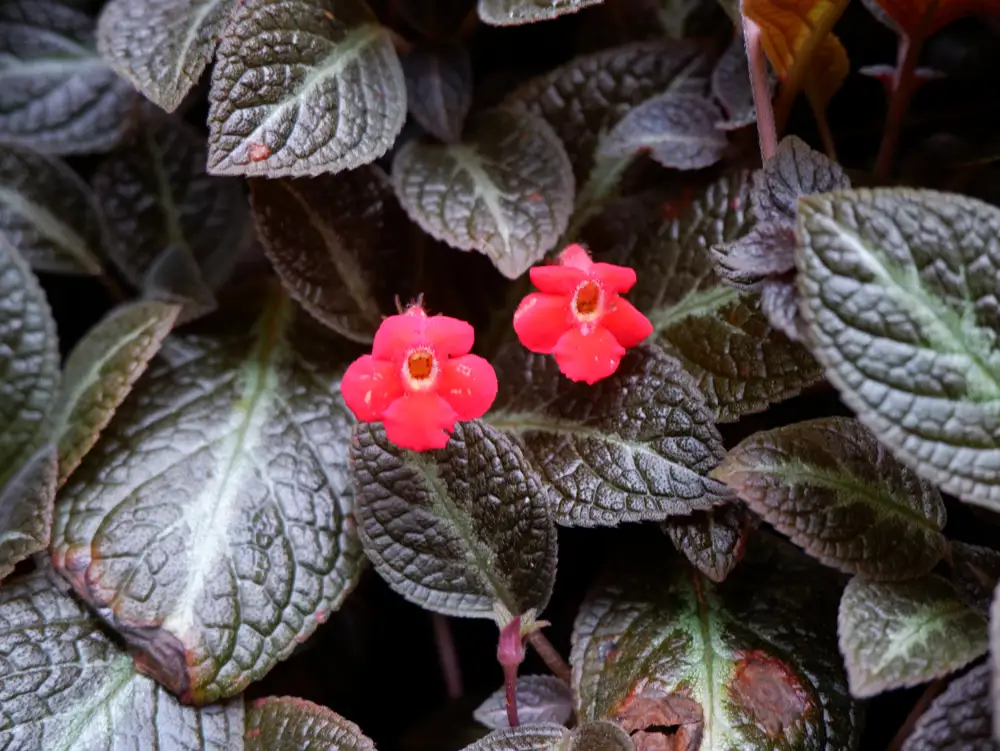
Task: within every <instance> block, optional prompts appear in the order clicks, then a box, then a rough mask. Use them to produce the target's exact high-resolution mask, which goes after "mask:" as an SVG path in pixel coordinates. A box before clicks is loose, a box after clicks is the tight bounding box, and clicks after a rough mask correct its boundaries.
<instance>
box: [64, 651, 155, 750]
mask: <svg viewBox="0 0 1000 751" xmlns="http://www.w3.org/2000/svg"><path fill="white" fill-rule="evenodd" d="M108 672H109V673H110V676H109V680H108V681H107V682H106V683H105V684H104V685H103V686H101V690H100V691H96V692H92V693H90V694H89V696H90V697H91V698H90V700H89V701H86V702H84V704H83V706H82V707H80V708H79V709H77V710H76V711H74V712H73V715H74V719H73V720H71V721H70V723H69V726H68V727H67V728H66V730H65V732H64V733H63V734H62V736H61V737H60V738H59V739H58V740H57V742H56V743H55V745H54V746H52V747H51V751H72V750H73V749H74V748H75V747H76V743H77V741H79V740H80V739H81V738H82V737H83V735H84V733H85V732H86V731H87V728H88V727H89V726H90V724H91V723H92V722H93V721H94V720H95V719H97V718H98V717H100V712H99V709H100V707H101V706H104V705H107V704H109V703H110V702H111V701H112V700H113V699H114V698H115V696H116V695H117V694H118V693H119V692H120V691H121V690H122V689H123V688H124V687H125V686H126V685H128V683H129V682H130V681H131V680H132V679H133V678H135V677H136V673H135V669H134V668H133V665H132V658H131V657H129V656H128V655H122V656H121V657H119V658H118V659H117V660H115V661H114V662H113V663H111V666H110V669H109V671H108ZM56 716H58V715H56Z"/></svg>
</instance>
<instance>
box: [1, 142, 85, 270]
mask: <svg viewBox="0 0 1000 751" xmlns="http://www.w3.org/2000/svg"><path fill="white" fill-rule="evenodd" d="M0 232H3V234H5V235H6V236H7V238H8V239H9V240H10V241H11V243H12V244H13V245H14V246H15V247H16V248H17V249H18V250H19V251H20V253H21V255H22V256H24V258H25V259H27V261H28V263H30V264H31V266H32V268H34V269H35V270H37V271H43V272H51V273H63V274H89V275H97V274H100V273H101V261H100V259H101V257H102V256H103V255H104V241H105V237H104V234H105V233H104V228H103V225H102V220H101V217H100V215H99V214H98V212H97V207H96V206H95V205H94V201H93V198H92V197H91V194H90V189H89V188H88V187H87V184H86V183H85V182H83V180H81V179H80V178H79V177H78V176H77V174H76V173H75V172H74V171H73V170H71V169H70V168H69V167H67V166H66V165H65V164H63V163H62V162H61V161H59V160H58V159H55V158H53V157H51V156H47V155H45V154H42V153H40V152H37V151H35V150H33V149H30V148H28V147H26V146H22V145H18V144H17V143H3V142H0Z"/></svg>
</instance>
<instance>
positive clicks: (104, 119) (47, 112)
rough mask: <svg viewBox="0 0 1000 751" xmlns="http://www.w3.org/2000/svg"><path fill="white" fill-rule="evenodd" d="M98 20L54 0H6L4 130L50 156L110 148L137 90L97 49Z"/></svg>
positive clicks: (0, 15) (1, 34) (0, 22)
mask: <svg viewBox="0 0 1000 751" xmlns="http://www.w3.org/2000/svg"><path fill="white" fill-rule="evenodd" d="M93 32H94V21H93V19H91V18H90V16H88V15H87V14H86V13H83V12H81V11H78V10H74V9H73V8H69V7H67V6H65V5H61V4H60V3H58V2H55V0H4V2H3V3H0V53H2V56H0V58H2V59H0V83H2V85H3V91H4V97H3V102H2V103H0V133H3V135H4V137H5V138H8V139H11V140H16V141H18V142H20V143H23V144H25V145H26V146H28V147H31V148H34V149H37V150H39V151H45V152H48V153H52V154H80V153H88V152H99V151H106V150H107V149H110V148H111V147H113V146H114V145H115V144H116V143H117V142H118V141H119V140H120V139H121V137H122V135H123V134H124V133H125V129H126V127H127V126H128V114H129V111H130V109H131V108H132V106H133V104H134V103H135V92H134V91H133V90H132V87H131V86H130V85H129V84H128V82H126V81H124V80H122V79H121V78H119V77H118V76H117V75H116V74H115V72H114V71H113V70H112V69H111V68H110V67H108V65H107V64H106V63H105V62H104V61H103V60H101V58H100V57H99V56H98V55H97V52H96V51H95V50H94V33H93Z"/></svg>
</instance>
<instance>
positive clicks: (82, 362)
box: [56, 301, 180, 485]
mask: <svg viewBox="0 0 1000 751" xmlns="http://www.w3.org/2000/svg"><path fill="white" fill-rule="evenodd" d="M179 312H180V308H179V307H178V306H176V305H170V304H168V303H162V302H152V301H150V302H136V303H129V304H125V305H122V306H120V307H118V308H116V309H114V310H112V311H111V312H110V313H109V314H108V315H107V316H105V317H104V319H103V320H101V321H100V322H99V323H98V324H97V325H96V326H94V328H92V329H91V330H90V331H89V332H87V335H86V336H84V337H83V339H81V340H80V341H79V342H77V344H76V346H74V347H73V351H72V352H70V354H69V357H68V358H67V359H66V366H65V368H64V370H63V385H62V390H61V393H60V394H59V401H58V405H57V407H56V432H57V436H58V441H59V484H60V485H62V484H63V483H64V482H65V481H66V478H67V477H69V476H70V474H72V472H73V470H74V469H76V468H77V467H78V466H79V464H80V461H81V460H82V459H83V457H84V455H85V454H86V453H87V452H88V451H90V449H91V448H92V447H93V445H94V444H95V443H96V442H97V437H98V436H99V435H100V433H101V431H102V430H104V428H105V427H106V426H107V424H108V423H109V422H110V421H111V418H112V416H113V415H114V413H115V410H117V409H118V407H119V405H120V404H121V403H122V402H123V401H124V400H125V397H126V396H128V393H129V392H130V391H131V390H132V385H133V384H134V383H135V382H136V379H138V378H139V376H140V375H142V374H143V372H145V370H146V366H147V365H148V364H149V361H150V360H152V359H153V356H154V355H156V353H157V352H158V351H159V349H160V344H161V343H162V341H163V339H164V337H166V335H167V334H169V333H170V329H171V327H172V326H173V325H174V321H175V320H176V318H177V314H178V313H179Z"/></svg>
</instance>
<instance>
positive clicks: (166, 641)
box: [53, 290, 362, 703]
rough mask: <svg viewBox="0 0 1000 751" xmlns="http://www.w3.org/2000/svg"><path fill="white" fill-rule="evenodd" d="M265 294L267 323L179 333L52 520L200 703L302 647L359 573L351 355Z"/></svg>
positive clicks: (59, 554)
mask: <svg viewBox="0 0 1000 751" xmlns="http://www.w3.org/2000/svg"><path fill="white" fill-rule="evenodd" d="M251 292H253V290H251ZM246 297H248V298H249V297H259V296H257V295H254V294H247V295H246ZM264 297H265V298H266V304H265V306H264V311H263V313H262V315H260V317H259V318H258V320H257V321H256V322H255V323H253V330H252V331H251V332H249V333H247V331H246V327H247V326H248V325H249V324H248V323H247V322H246V320H247V316H245V315H235V316H233V318H232V321H231V322H227V326H229V328H228V329H226V330H220V331H217V332H215V333H210V332H207V331H206V332H204V333H201V334H191V335H186V336H183V337H179V338H177V339H174V340H172V341H170V346H165V347H164V349H163V350H162V352H161V355H162V356H161V357H160V358H157V361H156V362H154V364H153V366H152V367H151V368H150V370H149V371H148V372H147V373H146V374H145V375H144V376H143V377H142V379H140V381H139V383H138V384H137V385H136V387H135V389H134V390H133V392H132V394H131V395H130V397H129V399H127V400H126V401H125V403H124V404H123V405H122V406H121V407H119V409H118V412H117V414H116V415H115V418H114V420H113V421H112V422H111V424H110V425H109V426H108V427H107V428H106V429H105V430H104V432H103V433H102V434H101V437H100V439H99V440H98V442H97V444H96V445H95V446H94V448H93V449H92V450H91V451H90V453H89V454H87V456H86V457H85V459H84V461H83V463H82V464H81V466H80V468H79V469H78V470H77V471H76V472H75V473H74V474H73V476H72V477H71V478H70V481H69V482H68V483H67V484H66V485H65V486H64V487H63V493H62V496H61V499H60V505H59V508H58V511H57V520H56V523H55V529H54V531H53V563H54V565H55V567H56V568H57V570H59V571H60V573H62V574H63V575H64V576H66V578H68V579H69V580H70V581H72V582H73V585H74V587H75V588H76V591H77V592H78V593H79V594H80V596H81V597H83V598H84V599H85V600H86V601H87V602H89V603H90V604H91V605H92V606H93V607H94V608H95V609H96V610H97V611H98V612H99V613H100V614H101V615H102V617H104V618H105V619H107V620H108V622H109V623H110V625H111V626H113V627H114V628H115V629H116V630H117V631H119V633H121V635H122V636H123V637H124V638H125V639H126V640H127V641H128V642H130V645H131V646H132V647H133V649H135V650H137V651H138V652H140V653H141V655H142V657H141V659H142V661H143V664H144V666H145V667H144V669H145V670H147V671H149V672H150V673H151V674H153V675H155V676H156V678H157V680H159V681H160V682H161V683H163V684H164V685H166V686H167V687H169V688H170V689H171V690H172V691H174V692H175V693H177V694H178V695H180V696H181V697H182V698H183V699H185V700H187V701H193V702H198V703H201V702H206V701H212V700H215V699H217V698H219V697H223V696H231V695H233V694H236V693H238V692H239V691H241V690H242V689H243V688H244V687H246V686H247V684H249V683H250V682H251V681H253V680H256V679H259V678H260V677H262V676H263V675H264V674H265V673H267V671H268V670H270V668H271V667H273V666H274V664H275V663H276V662H278V661H279V660H282V659H284V658H285V657H287V656H288V655H289V654H291V652H292V650H293V649H294V648H295V646H296V644H297V643H298V642H300V641H302V640H304V639H305V638H307V637H308V636H309V635H310V634H311V633H312V632H313V631H314V630H315V628H316V626H317V625H318V623H320V622H322V621H323V620H325V618H326V616H327V615H328V614H329V612H330V611H331V610H334V609H336V608H337V607H339V605H340V603H341V602H342V601H343V599H344V597H345V596H346V595H347V593H348V592H349V591H350V590H351V588H352V587H353V586H354V584H355V583H356V581H357V578H358V576H359V574H360V565H361V560H362V554H361V549H360V544H359V542H358V540H357V537H356V535H355V533H354V522H353V519H352V518H351V492H350V488H349V487H348V482H349V476H348V472H347V444H348V441H349V435H350V429H351V427H350V426H351V419H350V416H349V413H348V412H347V410H346V408H345V407H344V406H343V404H342V402H341V400H340V397H339V392H338V387H339V378H340V373H341V372H342V371H341V369H342V368H343V360H342V355H341V354H339V353H338V352H337V350H336V349H335V348H334V347H333V344H332V343H331V342H330V341H329V339H328V338H326V337H324V336H322V333H321V332H320V331H319V330H318V328H319V327H318V326H316V325H315V324H313V323H312V321H311V319H308V318H306V317H304V316H301V315H300V316H296V315H295V310H294V305H293V304H292V303H291V301H289V300H287V299H286V298H284V297H282V296H281V295H279V294H277V293H276V292H274V291H273V290H272V291H269V292H268V293H267V294H266V295H264ZM248 304H249V303H248ZM296 319H301V320H296ZM251 320H252V319H251ZM296 324H299V325H301V328H300V327H299V325H296ZM217 325H219V326H222V323H219V324H217ZM168 341H169V340H168Z"/></svg>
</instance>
